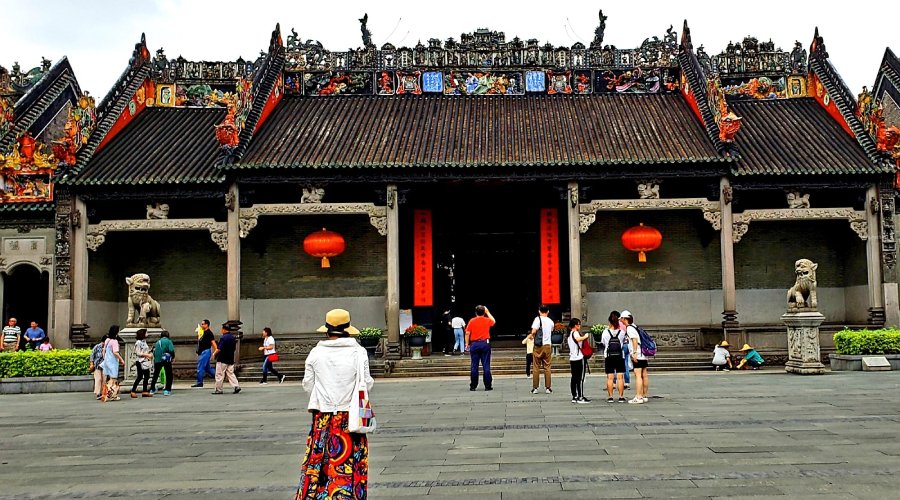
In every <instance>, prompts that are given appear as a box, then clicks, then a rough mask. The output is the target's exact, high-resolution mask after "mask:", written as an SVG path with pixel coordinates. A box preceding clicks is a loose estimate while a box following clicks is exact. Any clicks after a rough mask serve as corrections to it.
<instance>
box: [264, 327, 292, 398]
mask: <svg viewBox="0 0 900 500" xmlns="http://www.w3.org/2000/svg"><path fill="white" fill-rule="evenodd" d="M262 338H263V345H262V347H260V348H259V350H260V351H262V352H263V356H264V357H265V358H264V359H263V365H262V372H263V375H262V382H260V383H259V384H260V385H266V384H268V382H267V380H268V379H269V372H272V373H273V374H274V375H275V376H276V377H278V383H279V384H280V383H283V382H284V379H285V378H287V377H286V376H285V375H282V374H280V373H278V370H276V369H275V361H273V360H275V359H278V358H277V357H276V356H277V354H278V351H276V350H275V337H273V336H272V329H271V328H269V327H268V326H267V327H265V328H263V329H262Z"/></svg>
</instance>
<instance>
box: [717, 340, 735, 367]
mask: <svg viewBox="0 0 900 500" xmlns="http://www.w3.org/2000/svg"><path fill="white" fill-rule="evenodd" d="M729 347H731V344H729V343H728V341H727V340H723V341H722V343H721V344H719V345H717V346H716V347H715V348H714V349H713V359H712V364H713V366H714V367H715V368H716V371H719V370H725V371H726V372H727V371H728V370H729V369H730V368H733V366H732V364H731V353H730V352H728V348H729Z"/></svg>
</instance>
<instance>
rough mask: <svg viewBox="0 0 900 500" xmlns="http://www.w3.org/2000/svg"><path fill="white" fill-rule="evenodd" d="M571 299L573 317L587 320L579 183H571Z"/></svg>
mask: <svg viewBox="0 0 900 500" xmlns="http://www.w3.org/2000/svg"><path fill="white" fill-rule="evenodd" d="M568 199H569V203H568V205H567V208H568V214H569V300H570V303H571V306H570V307H571V310H572V317H573V318H579V319H581V320H582V321H586V320H587V318H586V317H585V316H584V311H583V310H582V297H581V295H582V291H581V232H580V231H579V228H578V225H579V223H580V218H581V214H580V213H579V212H578V203H579V200H578V183H577V182H570V183H569V197H568Z"/></svg>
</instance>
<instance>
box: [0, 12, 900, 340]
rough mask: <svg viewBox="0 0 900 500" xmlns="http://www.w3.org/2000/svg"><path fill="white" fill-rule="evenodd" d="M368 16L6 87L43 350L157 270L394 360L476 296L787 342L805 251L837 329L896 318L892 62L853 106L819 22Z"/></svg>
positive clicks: (521, 314)
mask: <svg viewBox="0 0 900 500" xmlns="http://www.w3.org/2000/svg"><path fill="white" fill-rule="evenodd" d="M365 19H366V18H364V19H363V20H362V23H363V24H362V26H361V28H362V34H363V37H362V46H361V47H360V48H358V49H351V50H346V51H331V50H328V49H326V48H324V47H323V46H322V44H321V43H319V42H317V41H314V40H306V41H304V40H302V39H301V37H300V35H299V34H297V33H296V32H295V31H293V30H292V31H291V33H290V34H289V35H288V36H286V37H285V38H283V36H282V33H281V30H280V27H277V26H276V28H275V30H274V31H273V32H272V34H271V37H270V39H269V41H268V47H267V49H266V50H264V51H262V52H261V53H260V55H259V57H258V58H256V59H255V60H252V61H251V60H244V59H238V60H236V61H226V62H209V61H188V60H185V59H183V58H181V57H177V58H170V57H169V55H167V54H166V52H165V51H164V50H163V49H158V50H156V51H155V52H151V50H150V49H149V48H148V45H147V43H146V41H145V38H144V37H143V36H142V37H141V40H140V41H139V42H138V43H137V44H136V45H135V49H134V52H133V54H132V56H131V59H130V60H129V61H128V62H127V65H125V71H124V72H123V73H122V76H121V77H120V78H119V80H118V81H117V82H116V83H115V85H114V86H113V88H112V89H111V90H110V91H109V92H108V93H107V94H106V96H105V97H104V98H103V99H102V101H101V102H100V103H99V105H97V106H96V110H95V109H94V106H93V102H92V101H91V102H89V103H84V102H83V101H84V100H87V99H89V98H88V97H86V96H85V95H84V94H82V93H81V92H80V90H79V88H78V85H77V82H75V80H74V77H72V76H71V69H70V68H69V66H68V64H67V63H66V62H65V60H63V61H62V62H60V63H57V64H56V65H54V66H52V67H48V68H44V69H43V70H41V71H40V72H38V73H35V74H34V75H33V77H31V78H32V79H33V80H34V82H32V83H31V84H30V85H31V86H30V87H29V88H28V89H27V90H26V91H25V93H24V94H23V93H22V91H21V90H20V91H19V94H11V93H7V94H3V97H0V105H2V106H3V110H4V112H7V110H13V111H14V113H12V114H9V115H8V116H7V117H5V118H3V117H0V146H3V151H4V153H3V154H5V156H0V175H3V176H4V177H3V179H4V181H3V182H4V184H3V189H4V198H3V199H2V202H0V213H2V214H3V219H2V221H3V222H2V224H3V226H2V227H3V229H2V231H3V233H2V235H3V236H2V237H3V247H2V254H0V255H2V256H0V271H2V274H0V276H2V277H3V280H4V291H5V293H4V295H3V299H2V300H3V311H4V316H7V315H9V314H19V315H20V316H21V315H23V314H25V313H24V312H17V311H32V310H31V309H24V308H23V306H22V304H23V303H24V302H27V303H29V304H30V303H36V304H43V306H44V309H45V312H44V313H43V314H45V315H47V319H48V322H49V326H50V330H51V332H52V336H53V338H54V343H55V344H57V343H60V344H63V345H64V344H65V343H67V342H75V343H78V342H82V341H84V339H86V338H87V337H88V336H92V337H97V336H99V335H100V334H101V333H102V332H105V331H106V328H107V326H108V325H110V324H121V323H122V322H123V321H124V317H125V307H126V306H125V293H126V287H125V281H124V280H125V277H126V276H131V275H132V274H135V273H146V274H148V275H150V277H151V279H152V289H151V293H152V294H153V297H154V298H155V299H156V300H158V301H159V302H160V304H161V311H162V312H161V317H162V323H163V325H164V326H165V327H166V328H167V329H168V330H169V331H170V332H172V334H173V336H174V337H175V338H176V339H177V338H181V339H184V340H185V342H187V341H189V340H190V339H191V338H195V337H193V335H194V328H195V327H196V324H197V322H198V321H199V320H200V319H203V318H209V319H211V320H212V321H213V323H216V322H224V321H226V320H227V321H229V324H230V325H231V327H232V328H233V329H235V330H242V331H243V332H244V333H255V332H258V331H259V330H261V329H262V328H263V327H264V326H270V327H272V328H273V329H274V330H275V331H276V332H284V333H288V334H304V333H311V332H313V331H315V329H316V328H317V327H318V326H319V325H321V321H322V318H323V317H324V313H325V311H327V310H328V309H331V308H333V307H343V308H345V309H348V310H350V311H351V312H352V314H353V322H354V324H355V325H356V326H359V327H363V326H374V327H382V328H386V329H387V332H388V334H387V337H388V342H387V353H386V354H387V356H388V357H389V358H397V357H399V356H401V352H402V349H401V347H402V342H401V335H400V333H401V321H402V320H403V319H404V318H405V321H413V322H416V323H423V324H426V325H432V324H434V323H435V322H437V321H438V319H439V318H440V316H441V314H442V313H443V312H444V311H447V310H451V311H452V312H454V314H455V315H460V316H463V317H466V318H467V317H469V316H470V315H471V314H472V311H473V309H474V306H475V305H476V304H485V305H487V306H488V307H489V308H490V309H491V311H492V313H493V314H494V316H496V318H497V325H496V327H495V328H494V334H495V335H496V336H498V337H500V338H504V337H509V338H515V337H517V336H518V337H520V338H521V336H522V335H523V334H524V333H525V332H526V331H527V329H528V327H529V325H530V323H531V320H532V319H533V317H534V316H535V314H536V309H537V306H538V304H540V303H547V304H549V305H550V306H551V310H552V313H551V316H553V317H555V318H557V319H560V318H568V317H579V318H582V320H583V321H584V322H586V323H587V324H596V323H603V322H605V319H606V317H607V315H608V313H609V311H610V310H612V309H619V310H621V309H623V308H627V309H629V310H631V311H632V312H634V314H635V317H636V320H637V322H638V323H639V324H641V325H643V326H644V327H645V328H647V329H648V330H649V331H651V332H652V333H654V334H655V336H656V337H657V339H658V342H659V344H660V345H661V346H663V347H664V346H671V347H677V348H697V349H701V348H706V347H707V346H710V345H712V344H713V343H715V342H717V341H719V340H721V339H722V338H728V339H729V340H733V341H734V342H733V343H737V342H751V343H753V344H754V345H755V346H760V347H761V348H763V349H770V350H771V351H773V352H775V351H779V350H781V351H784V350H786V339H785V333H784V327H783V325H782V324H781V322H780V320H779V318H780V316H781V314H782V313H784V311H785V307H786V295H785V292H786V290H787V288H789V287H790V286H791V285H792V284H793V281H794V262H795V261H796V260H798V259H801V258H808V259H811V260H812V261H814V262H817V263H818V297H819V300H818V302H819V308H820V310H821V311H822V313H823V314H824V315H825V316H826V318H827V319H826V324H825V327H824V328H823V338H822V344H823V346H826V347H827V346H830V345H831V340H830V338H826V337H830V335H828V333H829V332H833V331H834V330H835V329H836V328H839V327H842V326H844V325H857V326H861V325H872V326H881V325H890V326H898V325H900V308H898V284H897V282H898V279H897V270H896V257H897V249H896V241H895V232H894V228H895V214H894V207H895V196H896V192H897V191H896V186H897V173H896V172H897V159H898V158H900V149H895V145H896V143H897V139H898V137H900V128H898V127H900V108H898V105H897V103H900V87H898V84H900V62H898V60H897V58H896V57H895V56H894V54H893V53H892V52H891V51H890V50H888V51H887V53H886V54H885V58H884V62H883V64H882V65H881V68H880V70H879V72H878V77H877V79H876V84H875V86H874V87H873V88H872V90H871V91H869V90H868V89H864V92H863V93H862V94H859V95H858V96H854V93H852V92H851V91H850V89H848V88H847V87H846V85H845V84H844V83H843V80H842V79H841V78H840V76H839V75H838V74H837V72H836V71H835V69H834V67H833V65H832V64H831V62H830V61H829V58H828V53H827V51H826V48H825V43H824V40H823V38H822V37H821V36H820V35H819V33H818V31H817V32H816V33H815V34H814V36H813V37H812V41H811V43H810V45H808V46H807V45H803V44H801V43H800V42H797V43H796V44H795V45H794V46H793V47H791V48H790V49H791V50H789V51H786V50H782V49H781V48H779V47H776V45H775V43H773V42H771V41H760V40H758V39H756V38H753V37H747V38H744V39H743V40H741V41H738V42H733V43H729V44H728V46H727V47H725V48H723V49H722V50H721V51H719V52H716V51H710V53H707V51H706V49H705V48H704V47H703V46H702V45H699V46H695V44H694V42H693V40H692V34H691V31H690V29H689V28H688V25H687V23H686V22H685V23H684V25H683V27H682V30H681V32H680V33H678V32H677V31H676V30H675V29H674V28H673V27H671V26H670V27H669V28H668V29H667V30H665V29H662V30H660V32H659V33H657V34H655V35H654V36H651V37H648V38H647V39H646V40H645V41H644V42H643V43H642V44H641V45H640V46H639V47H636V48H629V49H622V48H617V47H615V46H613V45H610V44H608V43H607V42H606V41H605V40H604V28H605V21H606V19H605V17H604V16H603V15H602V13H601V18H600V25H599V26H598V28H597V30H596V32H595V37H594V39H593V40H592V41H591V42H590V43H589V44H587V45H585V44H582V43H576V44H574V45H572V46H570V47H559V46H554V45H552V44H549V43H541V42H540V41H539V40H538V39H537V38H529V39H521V38H518V37H514V38H512V39H507V36H506V34H505V33H503V32H499V31H492V30H488V29H478V30H476V31H474V32H470V33H463V34H462V35H461V36H460V38H459V40H455V39H453V38H450V39H447V40H444V41H442V40H438V39H430V40H427V41H425V42H424V43H423V42H419V43H417V44H416V45H415V46H414V47H395V46H393V45H391V44H385V45H383V46H381V47H376V46H375V45H374V44H373V43H372V41H371V33H369V30H368V28H367V26H366V24H365ZM261 41H262V40H261ZM4 71H5V70H4ZM3 75H9V73H6V72H4V73H0V90H2V89H4V88H11V87H10V86H9V85H8V82H9V77H8V76H6V77H5V78H6V80H3V78H4V76H3ZM16 75H17V76H16V78H17V79H19V80H21V79H22V78H23V77H22V76H21V74H20V73H18V70H16ZM4 82H7V87H4ZM14 88H16V89H21V88H22V87H21V86H19V87H14ZM83 104H84V105H83ZM79 110H81V111H79ZM29 138H31V139H29ZM29 141H31V143H32V146H31V148H32V149H25V148H26V147H27V144H28V142H29ZM67 141H70V142H67ZM48 148H52V152H51V150H50V149H48ZM29 151H31V152H29ZM51 153H52V154H51ZM42 155H43V156H42ZM4 162H5V163H4ZM23 162H25V163H23ZM27 162H32V163H27ZM26 164H27V166H26ZM29 183H31V184H29ZM32 184H33V185H34V186H32ZM31 241H36V242H37V244H38V249H36V250H33V251H32V252H31V253H28V252H24V253H21V252H23V250H22V248H23V247H22V245H26V246H27V245H31V243H28V242H31ZM13 244H15V245H16V247H15V248H16V250H14V249H13V246H12V245H13ZM29 248H31V247H29ZM17 252H20V253H17ZM20 264H23V265H25V264H27V265H26V267H27V268H34V269H35V270H37V271H39V272H37V273H34V272H32V271H29V274H28V276H29V278H21V277H19V276H18V271H16V270H17V269H18V266H19V265H20ZM326 266H327V267H326ZM41 273H43V274H41ZM32 274H33V275H34V276H33V277H31V276H32ZM29 280H38V281H37V282H36V283H37V284H33V283H31V282H30V281H29ZM23 281H29V283H28V284H27V286H26V285H24V284H23ZM17 287H24V288H22V289H23V290H27V293H28V294H27V296H26V295H20V294H18V293H16V292H15V291H12V292H11V290H17V289H18V288H17ZM13 297H15V298H13ZM23 301H24V302H23ZM41 301H43V302H41ZM30 314H37V313H35V312H30ZM829 328H830V330H829Z"/></svg>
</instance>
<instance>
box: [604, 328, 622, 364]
mask: <svg viewBox="0 0 900 500" xmlns="http://www.w3.org/2000/svg"><path fill="white" fill-rule="evenodd" d="M621 332H622V331H621V330H609V342H607V343H606V357H607V358H611V357H619V358H621V357H622V356H623V351H622V341H621V340H620V339H619V335H621Z"/></svg>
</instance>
